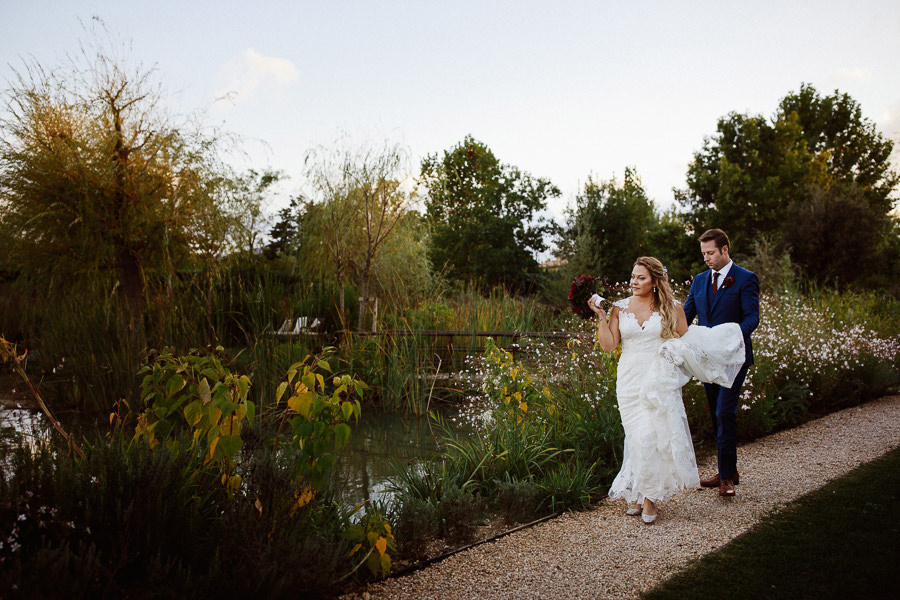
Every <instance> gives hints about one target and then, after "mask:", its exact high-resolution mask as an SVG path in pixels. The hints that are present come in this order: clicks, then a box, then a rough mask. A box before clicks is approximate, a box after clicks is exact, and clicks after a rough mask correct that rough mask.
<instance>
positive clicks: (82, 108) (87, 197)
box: [0, 47, 221, 360]
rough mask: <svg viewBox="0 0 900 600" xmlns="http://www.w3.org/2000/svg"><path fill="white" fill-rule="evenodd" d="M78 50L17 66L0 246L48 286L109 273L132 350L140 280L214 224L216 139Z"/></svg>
mask: <svg viewBox="0 0 900 600" xmlns="http://www.w3.org/2000/svg"><path fill="white" fill-rule="evenodd" d="M113 56H114V53H112V52H109V51H106V50H104V49H103V48H102V47H98V48H97V49H83V50H82V53H81V54H80V55H78V56H76V57H74V58H70V59H69V61H68V62H67V63H66V64H64V65H63V66H62V67H61V68H58V69H56V70H47V69H45V68H43V67H42V66H41V65H40V64H38V63H36V62H33V61H32V62H27V63H25V65H24V68H23V69H22V70H21V71H17V72H15V77H14V78H13V81H12V84H11V87H10V88H9V89H8V90H7V91H6V94H5V102H4V108H5V112H4V113H3V114H2V116H0V235H2V238H0V254H2V256H3V257H4V258H5V260H6V262H7V264H10V265H14V266H15V268H16V269H18V270H19V271H20V272H21V273H23V274H24V275H25V277H26V278H27V279H29V280H30V281H36V282H44V284H45V285H47V286H49V288H50V290H49V291H50V292H52V291H53V290H59V289H64V288H66V287H67V286H69V287H71V285H72V284H73V281H78V280H88V279H91V278H96V277H99V278H107V277H108V278H110V279H111V283H110V284H109V285H110V286H111V287H112V289H114V290H115V294H116V296H117V297H118V304H119V316H120V319H119V337H120V342H121V343H122V344H123V345H124V346H125V348H127V349H129V351H130V352H131V356H132V359H133V360H134V359H136V357H137V352H139V351H140V349H141V348H143V346H144V339H145V333H144V321H143V315H144V297H145V286H146V281H147V277H148V276H149V275H150V274H152V273H155V272H172V270H173V269H174V268H175V266H176V265H178V264H179V263H181V262H183V261H184V260H185V259H186V258H187V257H189V256H190V254H191V253H192V252H193V251H194V249H195V248H196V247H197V246H198V245H200V244H202V243H203V239H204V236H205V235H206V234H207V233H208V232H209V231H210V229H215V227H216V224H215V223H214V221H216V220H217V219H218V216H219V211H218V210H217V207H216V198H217V193H218V186H219V184H218V183H217V182H220V181H221V177H220V175H219V172H220V171H219V168H218V162H217V160H216V157H217V154H216V148H217V140H216V139H215V138H211V137H210V136H207V135H205V134H203V133H202V132H201V131H199V130H198V129H197V128H194V127H191V126H189V125H187V124H182V125H176V124H175V122H174V119H172V118H171V117H169V116H168V115H167V114H166V113H165V111H164V110H163V108H162V103H163V99H164V98H165V96H164V95H163V93H162V91H161V88H160V86H159V85H158V84H155V83H154V82H153V79H152V71H150V70H144V69H142V68H137V69H134V70H129V69H127V68H126V67H125V66H124V65H123V61H120V60H117V59H115V58H113Z"/></svg>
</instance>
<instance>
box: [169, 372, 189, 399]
mask: <svg viewBox="0 0 900 600" xmlns="http://www.w3.org/2000/svg"><path fill="white" fill-rule="evenodd" d="M185 383H187V382H186V381H185V380H184V378H183V377H182V376H181V375H173V376H172V377H170V378H169V380H168V381H166V396H167V397H169V398H171V397H172V396H174V395H175V394H177V393H178V392H180V391H181V389H182V388H184V385H185Z"/></svg>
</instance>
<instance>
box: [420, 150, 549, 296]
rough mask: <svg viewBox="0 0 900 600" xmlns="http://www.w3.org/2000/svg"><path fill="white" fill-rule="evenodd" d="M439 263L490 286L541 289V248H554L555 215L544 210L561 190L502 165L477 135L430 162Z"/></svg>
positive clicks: (434, 254) (425, 171)
mask: <svg viewBox="0 0 900 600" xmlns="http://www.w3.org/2000/svg"><path fill="white" fill-rule="evenodd" d="M421 178H422V183H423V184H424V186H425V188H426V190H427V198H426V208H427V217H428V222H429V225H430V227H431V246H430V248H429V258H430V259H431V261H432V264H433V265H434V266H435V268H436V269H438V270H440V271H443V272H444V273H446V274H447V275H448V276H450V277H452V278H454V279H458V280H461V281H467V282H472V283H474V284H476V285H478V286H479V287H481V288H482V289H486V288H489V287H491V286H494V285H498V284H499V285H505V286H507V287H508V288H510V289H514V290H518V291H529V290H533V289H534V288H535V287H536V283H537V277H538V264H537V260H536V259H535V254H536V253H537V252H541V251H543V250H545V249H546V242H545V240H544V237H545V234H547V233H548V232H549V231H550V225H549V224H548V223H547V221H546V220H545V219H543V218H541V217H538V216H537V214H538V213H539V212H540V211H541V210H544V209H545V208H546V205H547V199H548V198H552V197H557V196H559V195H560V192H559V190H558V189H557V188H556V186H554V185H552V184H551V183H550V182H549V181H548V180H546V179H536V178H533V177H532V176H530V175H529V174H527V173H522V172H520V171H519V170H518V169H517V168H515V167H512V166H509V165H504V164H501V163H500V161H499V160H498V159H497V158H496V157H495V156H494V154H493V152H491V150H490V149H489V148H488V147H487V146H486V145H484V144H483V143H481V142H478V141H476V140H475V139H474V138H473V137H472V136H466V138H465V139H464V140H463V141H462V142H461V143H459V144H458V145H457V146H456V147H454V148H452V149H450V150H447V151H445V152H444V154H443V156H442V157H440V156H438V155H437V154H433V155H430V156H427V157H426V158H425V159H424V160H423V161H422V170H421Z"/></svg>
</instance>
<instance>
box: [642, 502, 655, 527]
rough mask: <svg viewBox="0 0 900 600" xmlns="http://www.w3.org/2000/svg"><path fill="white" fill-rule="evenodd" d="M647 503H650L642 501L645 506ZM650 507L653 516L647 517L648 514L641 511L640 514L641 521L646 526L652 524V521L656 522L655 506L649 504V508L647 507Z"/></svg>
mask: <svg viewBox="0 0 900 600" xmlns="http://www.w3.org/2000/svg"><path fill="white" fill-rule="evenodd" d="M648 502H650V501H649V500H644V504H646V503H648ZM651 507H652V509H653V514H652V515H648V514H647V513H646V511H642V512H641V520H642V521H643V522H644V523H647V524H648V525H649V524H650V523H652V522H653V521H655V520H656V505H655V504H654V503H652V502H650V506H649V507H648V508H651Z"/></svg>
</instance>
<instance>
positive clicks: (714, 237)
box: [700, 229, 731, 250]
mask: <svg viewBox="0 0 900 600" xmlns="http://www.w3.org/2000/svg"><path fill="white" fill-rule="evenodd" d="M700 241H701V242H715V243H716V248H718V249H719V250H721V249H722V248H723V247H725V246H728V249H729V250H730V249H731V242H730V241H728V234H726V233H725V232H724V231H722V230H721V229H707V230H706V231H705V232H703V235H701V236H700Z"/></svg>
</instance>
